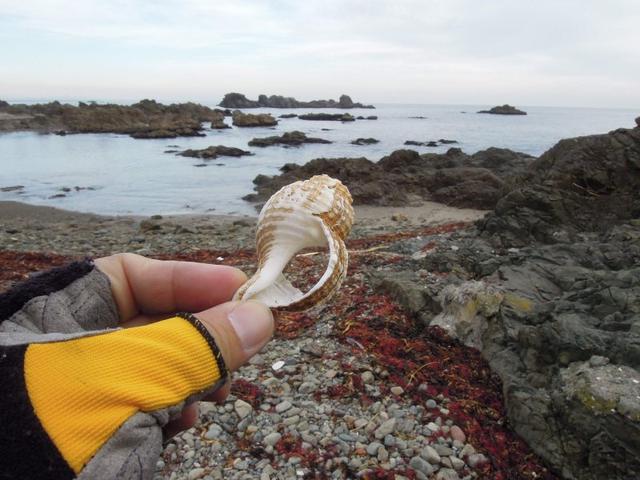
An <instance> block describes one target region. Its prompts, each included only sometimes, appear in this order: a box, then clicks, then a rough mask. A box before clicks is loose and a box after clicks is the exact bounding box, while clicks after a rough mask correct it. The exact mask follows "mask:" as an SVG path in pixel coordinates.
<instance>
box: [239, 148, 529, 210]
mask: <svg viewBox="0 0 640 480" xmlns="http://www.w3.org/2000/svg"><path fill="white" fill-rule="evenodd" d="M531 160H533V157H530V156H528V155H525V154H522V153H517V152H512V151H510V150H505V149H497V148H494V149H488V150H483V151H481V152H478V153H476V154H474V155H466V154H464V153H463V152H462V151H461V150H460V149H458V148H452V149H449V151H448V152H447V153H445V154H423V155H420V154H418V153H417V152H415V151H413V150H397V151H395V152H393V153H392V154H391V155H389V156H387V157H384V158H382V159H381V160H380V161H379V162H377V163H374V162H372V161H370V160H368V159H366V158H337V159H324V158H321V159H315V160H312V161H311V162H309V163H307V164H306V165H303V166H298V165H294V164H287V165H285V166H283V167H282V169H281V171H282V172H283V173H282V174H281V175H279V176H275V177H266V176H264V175H259V176H258V177H256V178H255V179H254V184H255V185H256V187H255V189H256V191H257V193H256V194H251V195H248V196H247V197H245V199H246V200H249V201H265V200H266V199H267V198H269V197H270V196H271V195H272V194H273V193H274V192H276V191H277V190H278V189H279V188H281V187H283V186H284V185H287V184H289V183H291V182H293V181H296V180H301V179H303V178H308V177H310V176H312V175H317V174H320V173H326V174H328V175H331V176H333V177H335V178H338V179H340V180H341V181H342V182H343V183H345V185H347V186H348V187H349V190H350V191H351V195H352V196H353V198H354V202H355V203H356V204H363V205H409V204H412V203H415V202H418V201H422V200H431V201H436V202H440V203H446V204H447V205H453V206H457V207H472V208H492V207H493V206H495V204H496V202H497V201H498V199H499V198H500V195H501V192H502V188H503V187H504V184H505V181H506V179H507V178H508V177H509V176H510V175H515V174H516V173H517V172H520V171H521V170H523V169H524V168H525V167H526V165H527V163H528V162H530V161H531ZM493 172H495V173H493Z"/></svg>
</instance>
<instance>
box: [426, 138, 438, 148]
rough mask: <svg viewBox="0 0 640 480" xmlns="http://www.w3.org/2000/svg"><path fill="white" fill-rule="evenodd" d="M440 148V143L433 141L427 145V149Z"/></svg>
mask: <svg viewBox="0 0 640 480" xmlns="http://www.w3.org/2000/svg"><path fill="white" fill-rule="evenodd" d="M437 146H438V142H434V141H433V140H431V141H429V142H427V143H425V147H437Z"/></svg>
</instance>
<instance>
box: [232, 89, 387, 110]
mask: <svg viewBox="0 0 640 480" xmlns="http://www.w3.org/2000/svg"><path fill="white" fill-rule="evenodd" d="M220 106H221V107H226V108H258V107H267V108H345V109H347V108H375V107H374V106H373V105H363V104H361V103H354V102H353V101H352V100H351V97H349V96H348V95H341V96H340V99H339V100H338V101H337V102H336V101H335V100H312V101H310V102H301V101H298V100H296V99H295V98H293V97H283V96H282V95H271V96H267V95H264V94H263V95H259V96H258V100H257V101H254V100H249V99H247V97H245V96H244V95H243V94H241V93H227V94H226V95H225V96H224V98H223V99H222V101H221V102H220Z"/></svg>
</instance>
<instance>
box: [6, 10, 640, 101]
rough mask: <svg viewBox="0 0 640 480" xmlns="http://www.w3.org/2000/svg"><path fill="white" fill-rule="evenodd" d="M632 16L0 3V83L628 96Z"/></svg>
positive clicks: (387, 95)
mask: <svg viewBox="0 0 640 480" xmlns="http://www.w3.org/2000/svg"><path fill="white" fill-rule="evenodd" d="M639 20H640V4H638V3H637V2H636V1H634V0H612V1H610V2H601V1H598V0H564V1H562V2H558V1H552V0H539V1H537V2H524V1H513V0H484V1H481V2H478V1H474V0H398V1H393V2H392V1H383V0H366V1H365V0H340V1H339V0H323V1H311V0H310V1H305V2H300V1H297V0H252V1H230V0H229V1H222V0H216V1H212V0H183V1H179V0H159V1H154V2H151V1H136V2H131V1H123V0H101V1H100V2H98V1H94V0H85V1H83V2H75V1H70V0H58V1H52V0H31V1H29V2H14V1H12V0H0V32H1V31H4V33H0V40H3V41H5V42H7V41H9V42H11V44H12V45H15V48H14V49H12V52H8V51H5V52H0V60H2V61H4V62H5V64H6V63H7V62H8V63H9V64H11V63H13V64H16V65H18V67H17V68H15V69H13V73H10V74H9V75H8V76H6V77H5V78H4V79H2V78H0V87H2V88H3V89H4V90H7V88H8V87H9V86H12V87H11V88H12V89H13V90H14V91H15V86H16V85H17V84H19V83H20V78H19V77H18V76H19V75H22V76H23V77H24V76H25V75H26V76H32V77H36V76H37V74H36V72H38V71H41V70H42V69H47V72H46V73H47V75H46V77H47V79H46V81H44V80H43V84H45V85H53V84H57V85H62V84H63V83H64V82H65V81H69V79H71V81H73V82H75V83H77V84H78V85H82V86H83V88H86V89H88V90H91V84H90V83H88V82H96V83H95V84H96V85H103V84H105V83H106V84H108V83H109V82H111V84H112V85H114V86H115V85H119V86H121V87H118V88H123V89H131V90H135V89H136V88H139V89H144V88H146V89H147V90H153V89H154V88H156V89H158V90H162V91H165V90H171V91H173V92H174V93H177V92H179V91H181V89H182V91H184V92H185V93H188V92H189V91H197V92H205V90H206V89H209V91H212V90H216V89H222V88H226V87H227V86H228V85H235V87H236V88H235V89H236V90H244V91H246V92H247V93H248V94H257V93H260V92H267V93H282V94H296V95H300V96H304V97H306V98H310V97H318V96H321V95H325V94H329V95H332V96H335V95H336V94H337V93H339V92H341V91H347V90H349V92H350V93H353V94H354V96H356V94H357V96H362V95H367V96H369V95H370V96H371V97H370V100H369V99H364V100H365V101H366V100H369V101H373V100H376V101H380V100H387V99H390V100H403V101H425V102H437V101H447V102H456V99H459V101H460V102H468V101H474V99H475V102H481V103H486V102H487V101H489V100H487V99H493V98H496V99H497V98H498V97H500V94H501V92H507V93H508V94H509V96H510V98H509V99H504V101H507V100H509V101H512V102H520V103H529V104H531V103H542V104H549V103H558V102H560V104H561V102H562V101H563V98H565V99H567V101H570V102H572V103H574V104H585V105H588V104H590V103H594V102H595V103H596V104H598V105H600V104H601V105H608V104H611V102H614V103H615V104H616V105H618V106H625V105H628V106H633V105H635V106H638V105H640V90H639V91H637V92H636V91H633V89H631V88H630V87H631V85H632V84H633V83H634V82H635V81H637V78H640V56H638V55H637V45H640V30H639V29H638V28H637V24H638V21H639ZM31 59H33V60H31ZM56 61H57V62H58V64H59V62H63V66H64V68H63V69H62V70H63V71H62V72H61V71H60V69H55V68H54V65H55V64H56ZM22 81H23V83H25V84H26V83H30V84H32V85H35V84H37V82H35V81H34V78H29V81H28V82H27V81H25V79H24V78H22ZM182 81H184V82H190V85H188V86H187V85H185V84H184V83H182V84H180V83H175V84H173V85H172V84H171V82H182ZM285 85H287V86H288V87H287V88H292V90H286V91H285V89H284V86H285ZM340 85H343V87H342V88H340ZM613 85H616V88H618V92H617V93H612V92H608V91H607V89H608V88H609V87H610V86H613ZM107 86H108V85H107ZM187 87H188V88H189V89H187ZM100 88H101V89H102V91H104V90H105V87H100ZM329 89H338V92H336V91H335V90H334V91H331V92H329V91H328V90H329ZM96 91H97V89H96ZM360 92H362V93H360ZM97 93H99V92H97ZM216 93H217V94H220V93H224V92H216ZM140 94H141V95H146V93H145V92H142V91H141V93H140ZM463 99H464V100H463Z"/></svg>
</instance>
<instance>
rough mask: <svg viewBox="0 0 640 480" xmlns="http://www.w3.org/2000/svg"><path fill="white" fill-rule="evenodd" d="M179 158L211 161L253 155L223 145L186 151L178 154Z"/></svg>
mask: <svg viewBox="0 0 640 480" xmlns="http://www.w3.org/2000/svg"><path fill="white" fill-rule="evenodd" d="M178 155H180V156H181V157H190V158H204V159H207V160H212V159H214V158H218V157H242V156H244V155H253V153H251V152H248V151H246V150H242V149H241V148H235V147H225V146H224V145H217V146H214V145H212V146H210V147H207V148H203V149H200V150H195V149H188V150H185V151H183V152H180V153H178Z"/></svg>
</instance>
